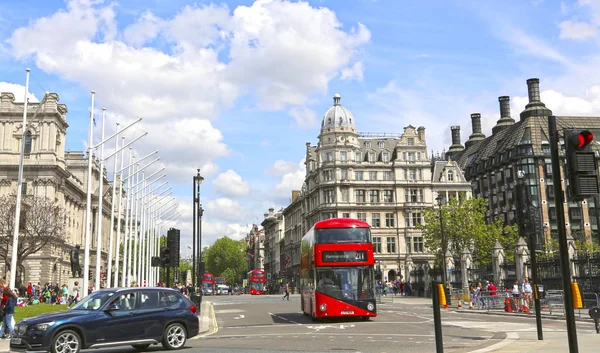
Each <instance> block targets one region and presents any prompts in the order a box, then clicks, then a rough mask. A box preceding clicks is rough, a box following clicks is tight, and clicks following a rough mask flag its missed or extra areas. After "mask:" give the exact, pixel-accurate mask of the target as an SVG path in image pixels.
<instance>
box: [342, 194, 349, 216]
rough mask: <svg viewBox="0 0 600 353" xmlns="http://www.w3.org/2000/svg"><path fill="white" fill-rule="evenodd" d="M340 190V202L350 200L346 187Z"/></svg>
mask: <svg viewBox="0 0 600 353" xmlns="http://www.w3.org/2000/svg"><path fill="white" fill-rule="evenodd" d="M341 192H342V202H348V201H350V198H349V197H348V189H346V188H343V189H342V190H341ZM346 218H350V217H346Z"/></svg>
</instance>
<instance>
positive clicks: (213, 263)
mask: <svg viewBox="0 0 600 353" xmlns="http://www.w3.org/2000/svg"><path fill="white" fill-rule="evenodd" d="M245 250H246V243H245V242H244V241H243V240H238V241H236V240H233V239H231V238H228V237H223V238H220V239H218V240H217V241H215V243H214V244H213V245H212V246H210V247H208V248H205V249H204V251H203V253H204V255H203V257H202V258H203V260H204V261H205V262H206V271H207V272H209V273H212V274H214V275H215V276H223V277H225V278H226V279H227V283H241V281H242V276H243V274H244V273H245V272H246V256H245Z"/></svg>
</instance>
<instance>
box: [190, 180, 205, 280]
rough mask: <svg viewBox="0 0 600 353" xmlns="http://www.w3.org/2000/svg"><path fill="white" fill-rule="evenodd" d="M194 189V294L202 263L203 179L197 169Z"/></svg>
mask: <svg viewBox="0 0 600 353" xmlns="http://www.w3.org/2000/svg"><path fill="white" fill-rule="evenodd" d="M193 179H194V189H193V193H192V196H193V199H194V206H193V216H192V217H193V239H192V242H193V249H192V262H193V264H192V286H193V287H194V290H195V292H198V290H197V286H198V284H199V283H198V282H199V281H198V277H199V276H200V275H201V273H199V272H200V263H201V262H202V224H201V223H202V213H203V212H204V210H203V209H202V205H201V204H200V185H201V184H202V181H203V180H204V178H203V177H202V176H201V175H200V169H198V171H197V173H196V175H195V176H194V178H193Z"/></svg>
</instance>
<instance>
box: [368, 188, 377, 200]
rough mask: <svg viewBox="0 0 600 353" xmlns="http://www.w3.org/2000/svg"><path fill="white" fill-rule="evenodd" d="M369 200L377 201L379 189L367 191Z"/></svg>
mask: <svg viewBox="0 0 600 353" xmlns="http://www.w3.org/2000/svg"><path fill="white" fill-rule="evenodd" d="M369 202H379V190H370V191H369Z"/></svg>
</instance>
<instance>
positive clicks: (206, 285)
mask: <svg viewBox="0 0 600 353" xmlns="http://www.w3.org/2000/svg"><path fill="white" fill-rule="evenodd" d="M201 282H202V295H215V294H216V291H215V276H213V275H212V274H211V273H204V274H202V281H201Z"/></svg>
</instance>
